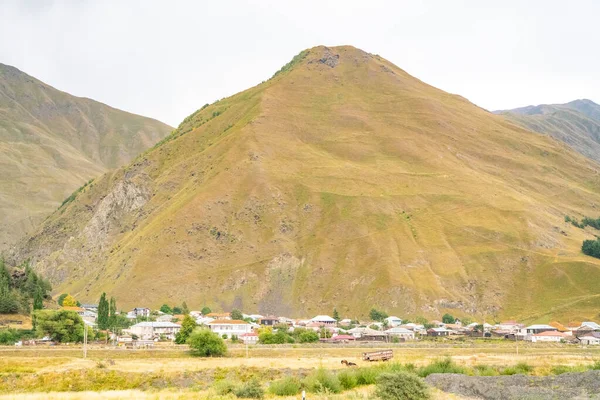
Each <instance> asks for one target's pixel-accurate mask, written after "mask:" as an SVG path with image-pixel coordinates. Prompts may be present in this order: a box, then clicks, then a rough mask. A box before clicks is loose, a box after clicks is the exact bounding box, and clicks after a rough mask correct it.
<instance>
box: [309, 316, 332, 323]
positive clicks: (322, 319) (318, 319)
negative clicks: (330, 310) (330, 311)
mask: <svg viewBox="0 0 600 400" xmlns="http://www.w3.org/2000/svg"><path fill="white" fill-rule="evenodd" d="M310 322H316V323H318V324H322V325H335V324H336V323H337V320H336V319H334V318H331V317H330V316H329V315H317V316H316V317H314V318H313V319H311V320H310Z"/></svg>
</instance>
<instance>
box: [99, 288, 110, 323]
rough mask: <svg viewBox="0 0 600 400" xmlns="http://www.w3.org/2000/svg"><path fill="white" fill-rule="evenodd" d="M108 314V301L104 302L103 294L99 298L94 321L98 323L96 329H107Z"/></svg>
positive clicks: (104, 294)
mask: <svg viewBox="0 0 600 400" xmlns="http://www.w3.org/2000/svg"><path fill="white" fill-rule="evenodd" d="M109 313H110V306H109V304H108V300H106V293H104V292H103V293H102V295H101V296H100V300H99V301H98V318H97V320H96V322H97V323H98V329H101V330H105V329H108V324H109V322H110V321H109Z"/></svg>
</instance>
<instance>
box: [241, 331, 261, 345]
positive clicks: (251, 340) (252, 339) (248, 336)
mask: <svg viewBox="0 0 600 400" xmlns="http://www.w3.org/2000/svg"><path fill="white" fill-rule="evenodd" d="M239 338H240V340H241V341H242V343H244V344H256V343H258V334H257V333H256V332H248V333H242V334H241V335H240V336H239Z"/></svg>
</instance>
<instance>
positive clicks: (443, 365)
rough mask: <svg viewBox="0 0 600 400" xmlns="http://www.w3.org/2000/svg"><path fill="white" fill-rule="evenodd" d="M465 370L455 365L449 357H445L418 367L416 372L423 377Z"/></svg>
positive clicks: (461, 372)
mask: <svg viewBox="0 0 600 400" xmlns="http://www.w3.org/2000/svg"><path fill="white" fill-rule="evenodd" d="M465 372H466V370H465V369H464V368H463V367H461V366H459V365H456V363H455V362H454V361H452V359H451V358H450V357H446V358H443V359H438V360H435V361H434V362H432V363H431V364H429V365H427V366H425V367H422V368H420V369H419V371H418V374H419V376H421V377H423V378H425V377H426V376H428V375H431V374H464V373H465Z"/></svg>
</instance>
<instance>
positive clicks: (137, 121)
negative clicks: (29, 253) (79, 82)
mask: <svg viewBox="0 0 600 400" xmlns="http://www.w3.org/2000/svg"><path fill="white" fill-rule="evenodd" d="M171 129H172V128H170V127H169V126H167V125H165V124H163V123H162V122H159V121H156V120H153V119H150V118H145V117H141V116H139V115H134V114H130V113H127V112H124V111H120V110H117V109H114V108H111V107H109V106H106V105H104V104H102V103H98V102H96V101H93V100H90V99H85V98H79V97H75V96H71V95H69V94H67V93H64V92H61V91H59V90H56V89H54V88H53V87H51V86H49V85H47V84H45V83H43V82H41V81H39V80H37V79H35V78H33V77H31V76H29V75H27V74H25V73H24V72H21V71H19V70H18V69H16V68H14V67H11V66H8V65H4V64H0V171H2V174H1V175H0V250H2V249H3V248H6V247H7V246H8V244H9V243H11V242H14V241H16V240H17V239H18V238H19V237H20V236H21V235H23V233H25V232H26V231H27V230H28V229H31V228H33V227H34V226H35V225H37V224H38V223H39V222H40V221H41V220H42V219H43V218H45V217H46V216H47V215H48V214H50V213H51V212H52V211H54V210H56V209H57V208H58V206H59V205H60V204H61V202H62V201H63V200H64V199H65V198H67V197H68V196H69V195H70V194H71V193H72V192H73V191H74V190H76V189H77V188H78V187H80V186H82V185H83V184H84V183H85V182H86V181H88V180H89V179H91V178H94V177H97V176H100V175H101V174H102V173H104V172H106V171H107V170H108V169H111V168H116V167H120V166H122V165H125V164H127V163H129V162H130V161H131V160H132V159H133V158H134V157H136V156H137V155H138V154H140V153H141V152H142V151H144V150H146V149H148V148H149V147H150V146H152V145H154V144H155V143H156V142H157V141H158V140H160V139H161V138H163V137H165V136H166V135H167V134H169V132H170V131H171Z"/></svg>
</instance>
